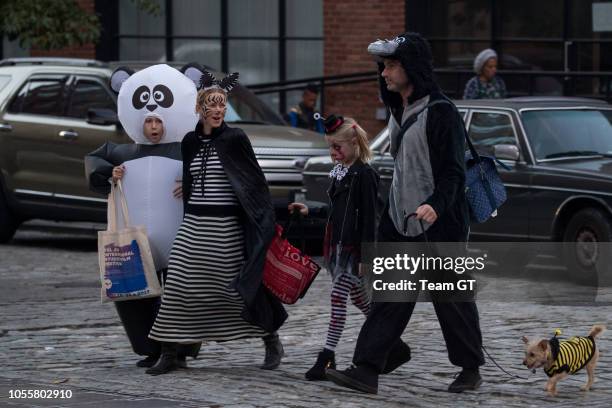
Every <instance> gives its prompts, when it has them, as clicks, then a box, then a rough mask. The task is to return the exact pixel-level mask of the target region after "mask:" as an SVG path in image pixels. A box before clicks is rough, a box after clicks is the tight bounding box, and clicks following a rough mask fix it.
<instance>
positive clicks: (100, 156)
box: [85, 142, 121, 195]
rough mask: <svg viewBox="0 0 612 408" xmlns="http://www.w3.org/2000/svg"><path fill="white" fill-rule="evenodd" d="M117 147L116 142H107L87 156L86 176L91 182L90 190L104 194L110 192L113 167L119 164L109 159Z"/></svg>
mask: <svg viewBox="0 0 612 408" xmlns="http://www.w3.org/2000/svg"><path fill="white" fill-rule="evenodd" d="M116 147H117V145H116V144H115V143H113V142H107V143H104V145H102V146H101V147H99V148H98V149H96V150H94V151H93V152H91V153H89V154H88V155H87V156H85V177H87V181H88V182H89V189H90V190H92V191H94V192H96V193H99V194H103V195H108V194H109V193H110V190H111V185H110V180H109V179H110V178H111V177H112V174H113V167H115V166H116V165H118V164H113V163H111V162H110V161H109V160H111V156H112V152H113V150H115V148H116ZM119 164H121V163H119Z"/></svg>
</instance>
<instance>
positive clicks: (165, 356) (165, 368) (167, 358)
mask: <svg viewBox="0 0 612 408" xmlns="http://www.w3.org/2000/svg"><path fill="white" fill-rule="evenodd" d="M176 349H177V346H176V344H175V343H163V344H162V354H161V358H160V359H159V361H158V362H157V365H155V366H154V367H151V368H149V369H148V370H147V371H145V372H146V373H147V374H151V375H160V374H166V373H169V372H170V371H174V370H176V369H177V368H178V360H177V356H176Z"/></svg>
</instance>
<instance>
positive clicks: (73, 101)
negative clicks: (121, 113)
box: [68, 81, 115, 119]
mask: <svg viewBox="0 0 612 408" xmlns="http://www.w3.org/2000/svg"><path fill="white" fill-rule="evenodd" d="M89 109H111V110H115V101H114V100H113V98H111V96H110V95H109V94H108V91H107V90H106V89H104V87H103V86H102V85H101V84H99V83H98V82H94V81H79V82H78V83H77V85H76V87H75V88H74V90H73V91H72V96H71V98H70V107H69V108H68V116H70V117H72V118H82V119H86V118H87V112H88V111H89Z"/></svg>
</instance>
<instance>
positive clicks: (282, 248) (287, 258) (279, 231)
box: [263, 224, 321, 305]
mask: <svg viewBox="0 0 612 408" xmlns="http://www.w3.org/2000/svg"><path fill="white" fill-rule="evenodd" d="M287 229H288V228H287ZM320 270H321V267H320V266H319V265H317V264H316V262H314V261H313V260H312V259H311V258H310V257H309V256H307V255H304V254H302V252H301V251H300V250H299V249H297V248H295V247H294V246H293V245H291V244H290V243H289V241H287V239H286V238H285V235H284V234H283V227H282V226H280V225H278V224H277V225H276V235H275V236H274V238H273V239H272V243H271V244H270V247H269V248H268V253H267V255H266V263H265V265H264V273H263V284H264V286H265V287H266V288H268V290H269V291H270V292H272V294H273V295H274V296H276V297H277V298H278V300H280V301H281V302H282V303H285V304H288V305H292V304H294V303H295V302H297V301H298V299H301V298H302V297H304V295H305V294H306V292H307V291H308V288H309V287H310V285H311V284H312V282H313V281H314V279H315V278H316V277H317V274H318V273H319V271H320Z"/></svg>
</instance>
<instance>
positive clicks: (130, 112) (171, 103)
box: [110, 64, 198, 144]
mask: <svg viewBox="0 0 612 408" xmlns="http://www.w3.org/2000/svg"><path fill="white" fill-rule="evenodd" d="M110 83H111V88H112V89H113V90H114V91H115V92H117V93H118V94H119V96H118V98H117V112H118V117H119V121H120V122H121V125H122V126H123V128H124V129H125V131H126V132H127V134H128V136H129V137H130V138H131V139H132V140H133V141H134V142H135V143H138V144H152V143H151V142H150V141H149V140H148V139H147V138H146V137H145V135H144V130H143V126H144V123H145V119H146V118H147V117H156V118H158V119H160V120H161V121H162V123H163V125H164V134H163V136H162V138H161V140H160V142H159V143H173V142H180V141H181V140H182V139H183V137H184V136H185V134H187V133H188V132H190V131H192V130H193V129H194V128H195V126H196V124H197V122H198V115H197V114H196V113H195V112H194V109H193V107H194V106H195V104H196V98H197V89H196V86H195V84H194V83H193V81H192V80H190V79H189V78H188V77H187V76H185V75H184V74H183V73H181V72H180V71H178V70H177V69H174V68H172V67H170V66H168V65H166V64H159V65H153V66H151V67H148V68H146V69H143V70H141V71H138V72H136V73H134V71H132V70H131V69H129V68H126V67H120V68H117V69H116V70H115V72H113V74H112V75H111V79H110Z"/></svg>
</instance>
